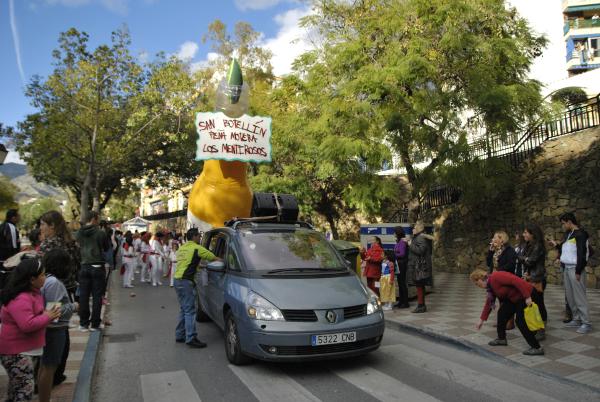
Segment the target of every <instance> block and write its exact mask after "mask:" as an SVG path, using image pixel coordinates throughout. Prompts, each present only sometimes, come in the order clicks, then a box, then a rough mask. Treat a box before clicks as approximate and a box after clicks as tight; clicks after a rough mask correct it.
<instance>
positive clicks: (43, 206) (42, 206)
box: [19, 197, 60, 228]
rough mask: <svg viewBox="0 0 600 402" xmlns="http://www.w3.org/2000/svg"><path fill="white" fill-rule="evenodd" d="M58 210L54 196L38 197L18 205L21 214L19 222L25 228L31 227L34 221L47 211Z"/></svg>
mask: <svg viewBox="0 0 600 402" xmlns="http://www.w3.org/2000/svg"><path fill="white" fill-rule="evenodd" d="M52 210H56V211H60V209H59V205H58V203H57V202H56V200H55V199H54V198H49V197H48V198H40V199H37V200H33V201H30V202H28V203H26V204H23V205H20V206H19V215H21V221H20V224H21V225H22V226H23V227H26V228H32V227H33V226H34V224H35V222H36V221H37V220H38V219H39V218H40V217H41V216H42V215H43V214H44V213H46V212H48V211H52Z"/></svg>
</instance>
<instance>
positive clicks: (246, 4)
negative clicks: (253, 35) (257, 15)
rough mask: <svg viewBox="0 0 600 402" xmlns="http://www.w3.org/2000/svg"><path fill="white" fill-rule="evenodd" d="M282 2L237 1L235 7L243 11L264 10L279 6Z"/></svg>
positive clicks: (279, 0)
mask: <svg viewBox="0 0 600 402" xmlns="http://www.w3.org/2000/svg"><path fill="white" fill-rule="evenodd" d="M280 2H281V0H235V6H236V7H237V8H238V9H239V10H242V11H245V10H264V9H267V8H271V7H273V6H275V5H277V4H279V3H280Z"/></svg>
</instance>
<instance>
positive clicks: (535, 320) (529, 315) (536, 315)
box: [524, 303, 545, 332]
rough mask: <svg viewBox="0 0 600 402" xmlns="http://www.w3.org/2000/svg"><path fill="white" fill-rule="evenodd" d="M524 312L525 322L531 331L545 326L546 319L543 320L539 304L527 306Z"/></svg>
mask: <svg viewBox="0 0 600 402" xmlns="http://www.w3.org/2000/svg"><path fill="white" fill-rule="evenodd" d="M524 313H525V322H526V323H527V328H529V330H530V331H532V332H535V331H539V330H540V329H544V328H545V325H544V320H542V315H541V314H540V309H539V307H538V305H537V304H535V303H531V304H530V305H529V306H527V307H525V310H524Z"/></svg>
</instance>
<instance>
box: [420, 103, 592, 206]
mask: <svg viewBox="0 0 600 402" xmlns="http://www.w3.org/2000/svg"><path fill="white" fill-rule="evenodd" d="M598 126H600V95H598V96H597V97H596V98H594V99H593V100H592V101H591V102H588V103H587V104H585V105H581V106H578V107H574V108H571V109H569V110H567V111H566V112H564V113H562V114H561V115H560V117H559V118H558V119H556V120H554V121H551V122H548V123H542V124H540V125H538V126H536V127H535V128H533V129H532V130H529V131H527V132H526V133H525V134H523V135H522V136H520V137H517V136H514V135H513V136H512V137H510V136H509V138H506V139H500V138H499V137H492V138H485V139H481V140H478V141H476V142H474V143H472V144H471V145H470V146H471V155H472V156H474V157H476V158H479V159H490V158H497V159H500V160H506V161H507V162H508V163H509V164H510V165H511V166H512V167H513V168H514V169H516V168H518V167H519V166H520V165H521V163H523V162H524V161H525V160H526V159H528V158H530V157H531V156H532V155H533V153H534V152H535V151H536V150H538V149H539V147H540V146H541V145H542V144H543V143H544V142H546V141H548V140H551V139H553V138H557V137H561V136H563V135H567V134H572V133H575V132H578V131H582V130H586V129H588V128H593V127H598ZM459 199H460V189H457V188H455V187H450V186H438V187H437V188H434V189H432V190H431V191H430V192H429V193H428V194H427V195H426V196H425V198H424V199H423V201H422V203H421V211H425V210H428V209H433V208H438V207H442V206H445V205H450V204H453V203H455V202H458V200H459Z"/></svg>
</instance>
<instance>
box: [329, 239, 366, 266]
mask: <svg viewBox="0 0 600 402" xmlns="http://www.w3.org/2000/svg"><path fill="white" fill-rule="evenodd" d="M331 244H332V245H333V247H335V249H336V250H337V251H339V252H340V254H342V255H343V256H344V258H345V259H346V260H348V261H350V266H351V267H352V270H353V271H354V272H356V273H358V270H357V268H358V264H357V259H358V255H359V254H360V252H359V250H358V247H357V246H356V245H354V243H351V242H349V241H346V240H332V241H331Z"/></svg>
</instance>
